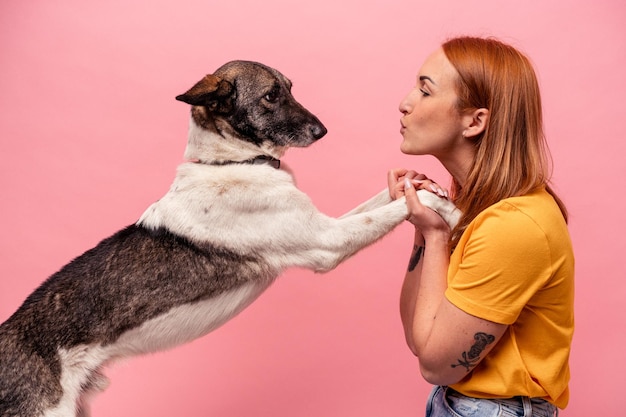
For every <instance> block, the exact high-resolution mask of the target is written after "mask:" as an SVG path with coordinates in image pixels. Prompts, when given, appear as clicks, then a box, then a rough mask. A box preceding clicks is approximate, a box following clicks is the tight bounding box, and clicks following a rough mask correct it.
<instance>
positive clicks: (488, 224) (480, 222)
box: [470, 188, 569, 240]
mask: <svg viewBox="0 0 626 417" xmlns="http://www.w3.org/2000/svg"><path fill="white" fill-rule="evenodd" d="M472 223H473V224H470V228H471V229H474V231H479V230H480V231H482V232H484V233H486V234H487V235H490V236H491V237H492V238H493V236H494V234H498V235H500V236H503V238H505V239H507V238H508V237H509V236H515V237H521V236H529V235H533V236H535V237H537V238H540V237H542V238H544V239H547V240H554V239H557V240H559V239H562V238H564V237H566V236H569V233H568V230H567V224H566V222H565V219H564V218H563V215H562V214H561V210H560V209H559V206H558V204H557V203H556V201H555V200H554V198H553V197H552V196H551V195H550V193H548V192H547V191H546V189H545V188H541V189H539V190H536V191H534V192H532V193H529V194H526V195H523V196H517V197H510V198H506V199H503V200H501V201H499V202H497V203H495V204H493V205H492V206H490V207H488V208H486V209H485V210H483V211H482V212H481V213H480V214H479V215H478V216H476V218H475V219H474V220H473V221H472Z"/></svg>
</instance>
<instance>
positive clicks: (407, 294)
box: [400, 229, 450, 357]
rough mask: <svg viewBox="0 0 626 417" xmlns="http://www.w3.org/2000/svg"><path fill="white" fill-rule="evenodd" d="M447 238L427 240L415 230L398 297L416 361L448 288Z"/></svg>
mask: <svg viewBox="0 0 626 417" xmlns="http://www.w3.org/2000/svg"><path fill="white" fill-rule="evenodd" d="M449 256H450V253H449V249H448V235H447V234H445V233H431V234H430V235H428V236H427V237H426V238H424V236H423V235H422V234H421V233H420V231H418V230H417V229H416V231H415V240H414V246H413V251H412V253H411V259H410V261H409V267H408V270H407V273H406V276H405V279H404V283H403V285H402V291H401V294H400V315H401V318H402V323H403V327H404V332H405V337H406V340H407V344H408V345H409V347H410V348H411V351H412V352H413V353H414V354H415V355H417V356H418V357H419V356H420V355H421V353H422V352H423V351H424V349H425V348H426V347H427V345H428V339H429V336H430V334H431V331H432V329H433V326H434V323H435V320H436V317H437V311H438V309H439V306H440V305H441V302H442V300H443V298H444V292H445V290H446V287H447V270H448V264H449Z"/></svg>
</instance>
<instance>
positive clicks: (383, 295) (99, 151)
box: [0, 0, 626, 417]
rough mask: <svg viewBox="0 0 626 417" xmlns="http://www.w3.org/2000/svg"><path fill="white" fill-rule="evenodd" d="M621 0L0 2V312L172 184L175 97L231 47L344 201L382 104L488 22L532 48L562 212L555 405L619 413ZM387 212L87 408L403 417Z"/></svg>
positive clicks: (625, 366)
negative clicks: (564, 360)
mask: <svg viewBox="0 0 626 417" xmlns="http://www.w3.org/2000/svg"><path fill="white" fill-rule="evenodd" d="M625 28H626V6H624V3H623V1H622V0H601V1H560V2H559V1H540V0H531V1H502V0H480V1H471V0H468V1H452V0H438V1H408V0H406V1H389V0H378V1H363V0H358V1H357V0H346V1H337V0H332V1H331V0H317V1H302V2H299V3H296V2H292V1H286V0H266V1H258V0H249V1H241V0H240V1H237V0H233V1H220V2H217V1H206V0H205V1H184V0H183V1H177V2H164V1H154V0H150V1H148V0H137V1H134V0H130V1H129V0H109V1H101V2H95V1H94V2H87V1H78V0H56V1H43V0H29V1H23V0H2V2H0V60H1V61H0V149H1V151H0V152H1V153H0V189H1V190H2V194H1V196H2V197H1V198H2V205H1V208H0V210H1V211H0V229H1V230H2V233H1V234H0V321H4V320H5V319H6V318H8V317H9V315H10V314H11V313H12V312H13V311H15V309H16V308H17V307H18V306H19V305H20V303H21V302H22V301H23V299H24V298H25V297H26V296H27V295H28V293H29V292H30V291H32V290H33V289H34V288H35V287H36V286H37V285H38V284H39V283H40V282H41V281H42V280H43V279H45V278H46V277H47V276H49V275H50V274H52V273H53V272H55V271H56V270H58V269H59V268H60V267H61V266H62V265H63V264H65V263H66V262H68V261H69V260H70V259H72V258H73V257H74V256H76V255H78V254H80V253H82V252H83V251H84V250H86V249H88V248H90V247H92V246H93V245H95V244H96V243H97V242H98V241H99V240H101V239H102V238H104V237H106V236H108V235H110V234H111V233H113V232H114V231H116V230H117V229H119V228H121V227H123V226H125V225H127V224H130V223H132V222H134V221H135V220H136V219H137V218H138V216H139V215H141V213H142V212H143V210H144V209H145V208H146V207H147V206H148V205H149V204H150V203H152V202H153V201H154V200H156V199H158V198H160V197H161V195H162V194H163V193H164V192H165V191H166V190H167V188H168V186H169V184H170V182H171V180H172V178H173V174H174V170H175V167H176V165H177V164H178V163H179V162H180V161H181V160H182V152H183V149H184V146H185V141H186V130H187V120H188V110H189V109H188V106H186V105H184V104H182V103H179V102H177V101H175V100H174V96H176V95H177V94H180V93H182V92H184V91H185V90H186V89H187V88H188V87H190V86H191V85H192V84H193V83H195V82H196V81H197V80H199V79H200V78H201V77H202V76H203V75H204V74H206V73H209V72H212V71H213V70H214V69H216V68H217V67H218V66H219V65H221V64H223V63H224V62H226V61H228V60H231V59H251V60H258V61H262V62H264V63H266V64H269V65H271V66H274V67H276V68H278V69H279V70H281V71H282V72H283V73H285V74H286V75H287V76H288V77H290V78H291V79H292V80H293V81H294V94H295V95H296V97H297V98H298V99H299V100H300V101H301V102H302V103H303V104H304V105H305V106H307V107H308V108H309V109H311V110H312V111H313V112H314V113H316V114H317V115H318V116H319V117H320V118H321V119H322V120H323V121H324V123H325V124H326V126H327V127H328V129H329V134H328V135H327V136H326V137H325V138H324V139H323V140H322V141H321V142H319V143H318V144H316V145H314V146H313V147H312V148H310V149H308V150H306V151H302V150H295V151H292V152H290V153H288V155H287V156H286V158H285V161H286V162H287V163H288V164H290V165H291V166H292V168H294V170H295V171H296V173H297V177H298V183H299V185H300V187H301V188H302V189H303V190H304V191H306V192H307V193H309V194H310V195H311V197H312V199H313V200H314V201H315V202H316V204H317V205H318V206H319V208H320V209H321V210H322V211H324V212H326V213H328V214H332V215H339V214H341V213H342V212H344V211H347V210H348V209H349V208H351V207H352V206H354V205H356V204H357V203H358V202H360V201H361V200H363V199H365V198H366V197H368V196H370V195H371V194H373V193H375V192H377V191H378V190H380V189H382V188H383V187H384V186H385V174H386V171H387V170H388V169H389V168H392V167H398V166H407V167H413V168H416V169H418V170H420V171H424V172H427V173H429V174H430V175H431V176H433V177H435V178H436V179H439V181H440V182H442V183H446V182H447V177H446V175H445V173H444V171H443V170H442V169H441V167H439V165H438V164H437V163H436V162H435V161H434V160H432V159H431V158H429V157H421V158H418V157H407V156H403V155H401V154H400V152H399V150H398V147H399V143H400V135H399V133H398V130H399V122H398V119H399V114H400V113H399V112H398V110H397V108H398V103H399V101H400V99H401V98H402V97H403V96H404V94H405V93H406V92H407V91H408V89H410V88H411V86H412V84H413V82H414V77H415V74H416V71H417V69H418V67H419V65H420V64H421V62H422V60H423V59H424V58H425V57H426V55H427V54H428V53H430V52H431V51H432V50H433V49H435V48H436V47H437V46H438V45H439V43H440V42H441V41H442V40H444V39H445V38H446V37H448V36H451V35H458V34H478V35H495V36H498V37H500V38H501V39H503V40H505V41H508V42H510V43H512V44H514V45H517V46H519V47H520V48H521V49H522V50H524V51H526V52H527V53H528V54H529V55H530V56H531V57H532V59H533V61H534V63H535V64H536V67H537V69H538V74H539V78H540V82H541V85H542V88H543V100H544V106H545V120H546V132H547V135H548V138H549V141H550V143H551V147H552V151H553V156H554V162H555V170H554V180H555V182H556V188H557V189H558V190H559V191H560V193H561V195H562V197H563V198H564V199H565V201H566V202H567V204H568V206H569V209H570V210H571V223H570V224H571V233H572V238H573V241H574V245H575V250H576V254H577V277H576V279H577V298H576V313H577V331H576V335H575V341H574V347H573V353H572V358H571V364H572V374H573V375H572V381H571V391H572V399H571V402H570V406H569V408H568V409H566V410H565V412H563V413H562V415H563V416H566V417H577V416H589V415H594V416H596V415H597V416H599V415H619V414H620V413H622V412H623V407H621V406H620V407H618V404H620V403H621V402H622V398H621V397H620V396H621V395H623V388H624V387H625V386H626V376H625V375H626V372H625V371H626V359H625V357H624V346H625V344H626V330H625V327H626V326H625V323H624V318H625V316H626V307H625V302H624V299H625V296H626V283H625V278H626V267H625V266H624V259H625V258H624V249H625V248H626V245H624V239H623V235H624V232H626V230H625V227H624V225H623V224H624V221H623V215H624V213H625V211H626V198H625V197H624V189H623V179H624V174H625V171H626V170H625V168H624V163H625V161H624V155H625V153H626V145H625V143H626V137H625V131H626V129H625V128H624V125H623V123H624V119H625V117H626V114H625V105H624V97H625V94H626V81H625V77H624V66H625V65H626V29H625ZM410 249H411V228H410V227H409V225H403V226H401V227H400V228H398V229H397V230H396V231H395V232H394V233H393V234H391V235H390V236H388V237H387V238H386V239H384V240H383V241H382V242H380V243H378V244H377V245H375V246H374V247H371V248H368V249H367V250H365V251H363V252H362V253H360V254H359V255H357V256H356V257H354V258H353V259H351V260H349V261H348V262H347V263H345V264H343V265H342V266H340V267H339V268H338V269H336V270H335V271H333V272H331V273H328V274H326V275H315V274H313V273H311V272H308V271H301V270H290V271H288V272H287V273H285V274H284V276H282V277H281V278H280V279H279V280H278V281H277V283H276V284H275V285H274V286H273V287H272V288H270V290H269V291H268V292H267V293H265V294H264V295H263V296H262V297H261V298H260V299H259V300H258V301H257V302H256V303H254V304H253V305H252V306H251V307H250V308H249V309H247V310H246V311H244V312H243V313H242V314H241V315H240V316H238V317H236V318H235V319H234V320H232V321H231V322H229V323H227V324H226V325H225V326H224V327H222V328H220V329H219V330H217V331H216V332H214V333H212V334H210V335H209V336H207V337H204V338H202V339H201V340H198V341H196V342H194V343H192V344H189V345H186V346H184V347H180V348H177V349H175V350H173V351H169V352H165V353H159V354H155V355H152V356H149V357H143V358H139V359H133V360H130V361H128V362H126V363H123V364H118V365H116V366H114V367H113V368H111V369H110V370H109V371H108V375H109V376H110V377H111V379H112V384H111V387H110V388H109V390H108V391H107V392H106V393H105V394H104V395H101V396H99V397H97V399H96V401H95V403H94V414H95V416H173V415H177V416H180V415H215V416H243V415H254V416H273V417H276V416H285V417H286V416H289V417H294V416H301V417H309V416H325V417H334V416H342V417H345V416H359V417H369V416H419V415H423V409H424V403H425V401H426V396H427V394H428V392H429V391H430V387H429V386H428V384H426V383H425V382H424V381H423V380H422V379H421V377H420V376H419V372H418V365H417V360H416V359H415V358H413V357H412V355H411V354H410V352H409V350H408V349H407V348H406V347H405V345H404V341H403V335H402V330H401V326H400V320H399V314H398V306H397V301H398V294H399V289H400V283H401V280H402V275H403V272H404V270H405V267H406V264H407V259H408V255H409V251H410Z"/></svg>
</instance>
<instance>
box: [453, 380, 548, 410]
mask: <svg viewBox="0 0 626 417" xmlns="http://www.w3.org/2000/svg"><path fill="white" fill-rule="evenodd" d="M441 388H442V389H443V390H444V392H445V394H444V396H445V398H446V400H447V401H446V402H447V403H448V404H449V405H450V406H451V407H452V408H454V407H457V406H458V407H467V406H468V402H471V403H473V405H475V406H476V405H478V403H479V402H490V403H492V404H494V405H497V406H498V408H499V409H500V410H502V414H501V415H505V416H519V417H555V416H558V414H559V412H558V408H557V407H556V406H555V405H554V404H552V403H550V402H548V401H546V400H544V399H543V398H530V397H524V396H516V397H511V398H493V399H491V398H490V399H479V398H472V397H467V396H465V395H463V394H461V393H459V392H457V391H455V390H453V389H452V388H450V387H441ZM470 408H471V407H470Z"/></svg>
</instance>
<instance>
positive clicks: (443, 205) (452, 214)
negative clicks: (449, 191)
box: [417, 190, 463, 229]
mask: <svg viewBox="0 0 626 417" xmlns="http://www.w3.org/2000/svg"><path fill="white" fill-rule="evenodd" d="M417 196H418V198H419V200H420V203H422V204H423V205H425V206H426V207H428V208H429V209H431V210H433V211H435V212H436V213H437V214H439V215H440V216H441V217H442V218H443V219H444V220H445V221H446V223H448V226H449V227H450V229H454V227H455V226H456V225H457V224H458V223H459V220H460V219H461V215H462V214H463V213H461V210H459V209H458V208H457V207H456V206H455V205H454V203H453V202H452V201H450V200H448V199H447V198H444V197H439V196H438V195H436V194H435V193H431V192H430V191H426V190H418V191H417Z"/></svg>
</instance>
